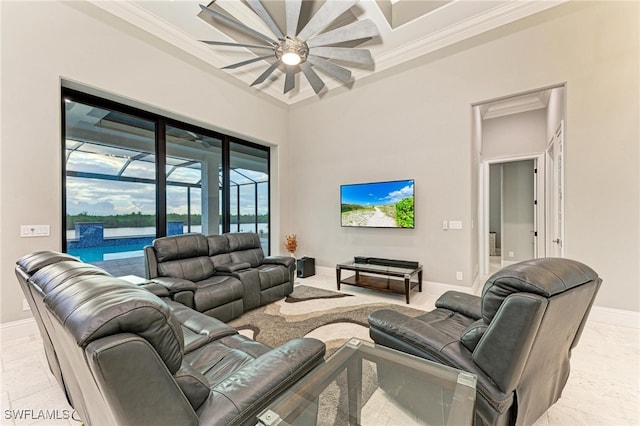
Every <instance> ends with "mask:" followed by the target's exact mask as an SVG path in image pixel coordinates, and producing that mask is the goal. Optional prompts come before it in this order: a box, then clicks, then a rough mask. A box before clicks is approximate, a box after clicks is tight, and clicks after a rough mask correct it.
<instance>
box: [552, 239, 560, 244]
mask: <svg viewBox="0 0 640 426" xmlns="http://www.w3.org/2000/svg"><path fill="white" fill-rule="evenodd" d="M551 242H552V243H556V244H560V238H558V239H555V240H552V241H551Z"/></svg>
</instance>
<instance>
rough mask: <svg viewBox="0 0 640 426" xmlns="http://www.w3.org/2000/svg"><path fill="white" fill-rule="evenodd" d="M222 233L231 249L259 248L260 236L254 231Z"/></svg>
mask: <svg viewBox="0 0 640 426" xmlns="http://www.w3.org/2000/svg"><path fill="white" fill-rule="evenodd" d="M224 235H225V237H227V239H228V240H229V249H230V250H231V251H238V250H248V249H254V248H261V245H260V237H259V236H258V234H256V233H255V232H234V233H228V234H224Z"/></svg>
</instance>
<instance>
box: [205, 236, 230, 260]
mask: <svg viewBox="0 0 640 426" xmlns="http://www.w3.org/2000/svg"><path fill="white" fill-rule="evenodd" d="M207 242H208V243H209V256H216V255H219V254H225V253H229V239H228V238H227V237H225V236H224V235H209V236H207Z"/></svg>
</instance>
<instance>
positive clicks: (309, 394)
mask: <svg viewBox="0 0 640 426" xmlns="http://www.w3.org/2000/svg"><path fill="white" fill-rule="evenodd" d="M475 395H476V376H475V375H473V374H470V373H467V372H464V371H460V370H456V369H454V368H451V367H447V366H444V365H440V364H437V363H435V362H431V361H428V360H425V359H422V358H418V357H415V356H413V355H409V354H405V353H402V352H399V351H396V350H393V349H389V348H386V347H383V346H380V345H375V344H373V343H370V342H366V341H363V340H359V339H351V340H349V341H348V342H347V343H346V344H345V345H344V346H342V347H341V348H340V349H338V350H337V351H336V352H335V353H334V354H333V355H332V356H331V357H330V358H329V359H328V360H326V361H325V362H324V363H323V364H321V365H319V366H318V367H316V368H315V369H314V370H312V371H311V372H310V373H308V374H307V375H306V376H305V377H303V378H302V379H301V380H300V381H299V382H297V383H296V384H295V385H294V386H293V387H291V388H290V389H289V390H288V391H286V392H285V393H284V394H283V395H281V396H280V397H279V398H278V399H277V400H276V401H274V402H273V403H272V404H271V405H270V406H269V407H268V408H267V409H266V410H265V411H263V412H262V413H261V414H260V415H259V416H258V420H259V422H260V423H259V424H262V425H266V426H271V425H314V424H315V425H336V424H356V425H369V424H370V425H379V424H402V425H410V424H418V425H465V424H469V425H470V424H473V418H474V412H475V410H474V408H475Z"/></svg>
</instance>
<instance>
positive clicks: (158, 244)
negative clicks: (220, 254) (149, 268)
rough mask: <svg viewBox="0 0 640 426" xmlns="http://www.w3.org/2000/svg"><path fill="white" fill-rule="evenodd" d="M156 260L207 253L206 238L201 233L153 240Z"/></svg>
mask: <svg viewBox="0 0 640 426" xmlns="http://www.w3.org/2000/svg"><path fill="white" fill-rule="evenodd" d="M153 248H154V249H155V251H156V257H157V259H158V262H167V261H170V260H180V259H189V258H193V257H199V256H208V255H209V246H208V244H207V238H206V237H205V236H204V235H202V234H185V235H174V236H170V237H162V238H157V239H155V240H154V241H153Z"/></svg>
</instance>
